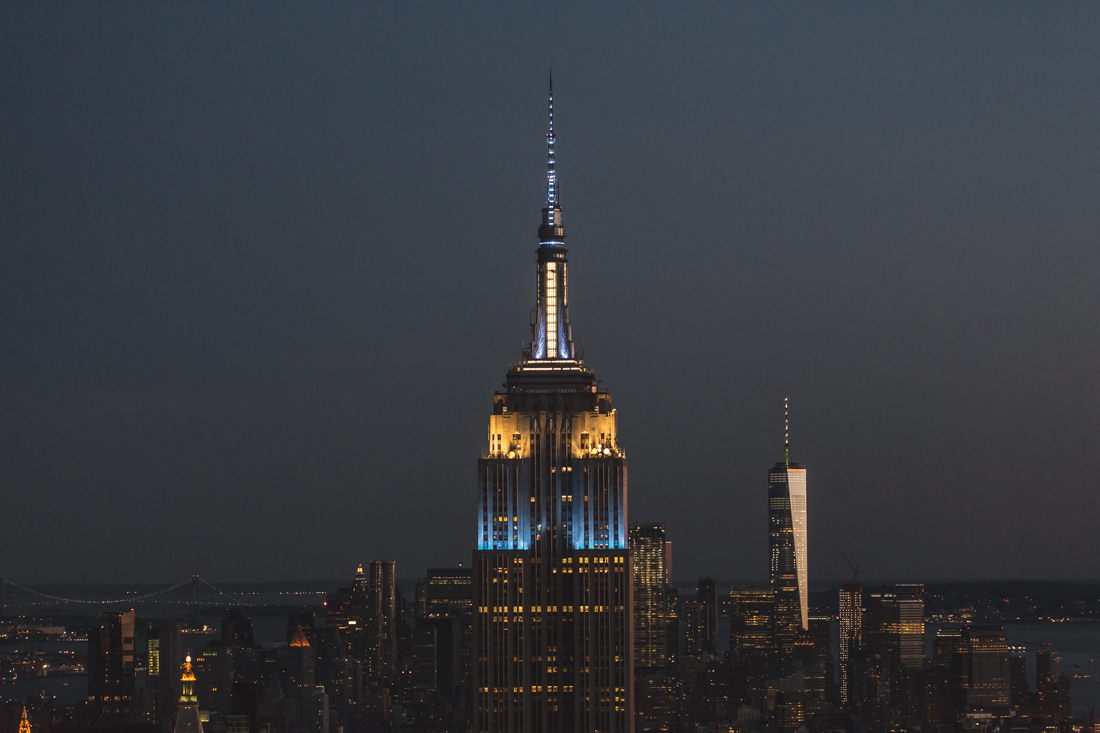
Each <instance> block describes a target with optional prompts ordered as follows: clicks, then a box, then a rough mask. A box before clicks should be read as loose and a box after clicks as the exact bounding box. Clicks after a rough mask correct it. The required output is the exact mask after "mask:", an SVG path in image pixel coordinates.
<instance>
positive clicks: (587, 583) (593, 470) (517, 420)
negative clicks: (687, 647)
mask: <svg viewBox="0 0 1100 733" xmlns="http://www.w3.org/2000/svg"><path fill="white" fill-rule="evenodd" d="M549 114H550V129H549V132H548V133H547V135H546V144H547V174H546V208H544V209H543V210H542V223H541V226H540V227H539V230H538V235H539V246H538V249H537V250H536V263H537V288H536V309H535V314H534V317H533V318H532V325H531V340H530V343H529V344H527V346H526V347H525V348H524V350H523V354H522V359H521V360H520V361H519V363H517V364H513V365H512V366H511V367H510V368H509V370H508V375H507V378H506V383H505V390H504V391H503V392H497V393H495V394H494V395H493V412H492V415H490V417H489V431H488V443H487V445H486V446H485V448H484V449H483V452H482V457H481V460H480V461H478V515H477V548H478V549H477V550H476V551H475V552H474V566H473V567H474V570H473V581H474V605H475V614H474V637H475V663H474V693H475V694H474V707H475V711H474V729H475V730H476V731H479V732H485V733H495V732H497V731H500V732H504V731H507V732H508V733H521V732H531V733H535V732H540V733H541V732H545V733H550V732H557V731H566V732H572V731H577V732H580V731H601V732H604V733H616V732H619V731H623V732H626V731H631V730H632V729H633V726H632V722H633V716H634V704H633V688H634V680H633V674H634V672H633V670H634V660H633V654H634V644H633V624H632V621H631V619H632V598H631V592H632V587H633V584H632V582H631V558H630V552H629V550H628V549H627V493H626V455H625V454H624V452H623V449H622V446H621V445H620V444H619V436H618V429H617V424H616V420H617V415H616V413H615V409H614V408H613V407H612V405H611V395H610V394H608V393H607V392H606V391H604V390H601V389H599V386H598V385H599V382H598V380H597V379H596V376H595V374H593V372H592V371H591V370H590V369H588V368H587V367H586V366H585V365H584V364H583V362H582V360H580V359H578V358H577V355H576V352H575V349H574V346H573V337H572V331H571V330H570V326H569V284H568V267H569V262H568V258H567V255H568V252H567V250H566V248H565V229H564V227H563V226H562V218H561V206H560V205H559V203H558V180H557V173H556V171H555V167H554V145H555V137H554V92H553V85H552V84H551V88H550V104H549Z"/></svg>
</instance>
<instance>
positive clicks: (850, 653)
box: [838, 580, 863, 704]
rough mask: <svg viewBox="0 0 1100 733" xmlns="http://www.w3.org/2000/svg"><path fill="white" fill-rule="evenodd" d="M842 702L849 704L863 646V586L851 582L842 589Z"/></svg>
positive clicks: (840, 626)
mask: <svg viewBox="0 0 1100 733" xmlns="http://www.w3.org/2000/svg"><path fill="white" fill-rule="evenodd" d="M838 616H839V623H838V626H839V629H838V631H839V636H840V701H841V702H842V703H844V704H848V703H849V686H850V684H851V679H852V671H853V662H854V661H855V659H856V658H857V657H858V656H859V654H860V649H861V648H862V646H863V586H862V585H860V584H859V583H857V582H855V581H853V580H850V581H847V582H845V583H844V585H842V586H841V587H840V606H839V614H838Z"/></svg>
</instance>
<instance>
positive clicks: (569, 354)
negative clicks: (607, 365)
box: [525, 75, 574, 360]
mask: <svg viewBox="0 0 1100 733" xmlns="http://www.w3.org/2000/svg"><path fill="white" fill-rule="evenodd" d="M547 109H548V113H549V118H550V128H549V130H548V131H547V133H546V208H544V209H543V210H542V224H541V225H540V226H539V249H538V267H539V279H538V293H537V298H538V300H537V306H536V311H535V322H534V323H533V324H532V325H531V331H532V333H531V346H530V350H529V351H528V353H527V354H525V356H526V357H527V358H529V359H568V360H572V359H573V358H574V350H573V332H572V330H571V329H570V328H569V288H568V286H567V279H566V268H567V267H568V262H567V260H566V255H567V254H568V252H567V250H566V249H565V227H564V226H563V225H562V221H561V204H560V202H559V201H558V193H559V188H558V173H557V170H556V167H555V165H556V161H555V152H554V146H555V144H556V143H557V138H556V137H555V136H554V77H553V76H552V75H551V77H550V98H549V103H548V106H547Z"/></svg>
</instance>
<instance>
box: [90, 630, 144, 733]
mask: <svg viewBox="0 0 1100 733" xmlns="http://www.w3.org/2000/svg"><path fill="white" fill-rule="evenodd" d="M135 675H136V668H135V664H134V612H133V611H128V612H126V613H101V614H99V617H98V618H97V619H96V624H95V626H93V627H92V629H91V631H90V632H89V634H88V702H89V703H90V704H91V708H92V714H93V715H94V717H95V719H96V720H97V721H98V722H100V723H122V722H130V720H131V719H132V717H133V714H134V683H135V679H136V677H135Z"/></svg>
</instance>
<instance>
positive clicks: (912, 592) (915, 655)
mask: <svg viewBox="0 0 1100 733" xmlns="http://www.w3.org/2000/svg"><path fill="white" fill-rule="evenodd" d="M894 594H895V595H896V597H897V604H898V662H899V663H900V664H901V666H902V667H903V668H905V669H920V668H921V667H922V666H923V665H924V586H923V585H921V584H919V583H899V584H898V585H896V586H894Z"/></svg>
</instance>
